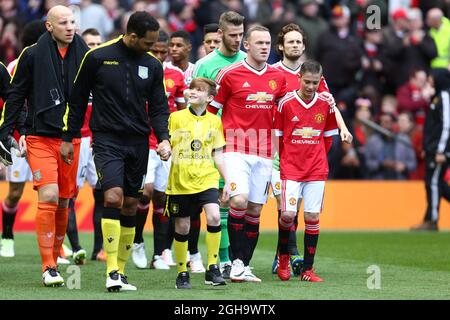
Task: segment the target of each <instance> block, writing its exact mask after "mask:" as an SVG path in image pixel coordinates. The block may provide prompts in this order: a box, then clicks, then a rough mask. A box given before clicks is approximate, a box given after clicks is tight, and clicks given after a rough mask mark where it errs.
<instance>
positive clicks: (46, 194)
mask: <svg viewBox="0 0 450 320" xmlns="http://www.w3.org/2000/svg"><path fill="white" fill-rule="evenodd" d="M58 198H59V197H58V188H42V189H40V190H39V201H42V202H53V203H58Z"/></svg>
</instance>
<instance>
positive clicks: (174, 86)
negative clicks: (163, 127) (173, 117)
mask: <svg viewBox="0 0 450 320" xmlns="http://www.w3.org/2000/svg"><path fill="white" fill-rule="evenodd" d="M163 69H164V84H165V85H166V93H167V102H168V104H169V109H170V112H174V111H178V108H177V106H176V103H177V102H181V103H184V102H185V101H184V95H183V92H184V90H186V89H187V86H186V84H185V83H184V75H183V71H181V69H180V68H177V67H175V66H173V65H172V64H169V63H164V64H163Z"/></svg>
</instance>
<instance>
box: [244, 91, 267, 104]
mask: <svg viewBox="0 0 450 320" xmlns="http://www.w3.org/2000/svg"><path fill="white" fill-rule="evenodd" d="M272 100H273V94H269V93H266V92H257V93H251V94H249V95H248V97H247V101H256V102H267V101H272Z"/></svg>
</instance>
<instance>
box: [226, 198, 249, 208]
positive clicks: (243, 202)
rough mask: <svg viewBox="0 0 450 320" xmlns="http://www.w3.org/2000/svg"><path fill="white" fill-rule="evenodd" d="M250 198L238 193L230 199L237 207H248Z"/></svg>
mask: <svg viewBox="0 0 450 320" xmlns="http://www.w3.org/2000/svg"><path fill="white" fill-rule="evenodd" d="M247 205H248V200H247V197H245V196H243V195H237V196H234V197H233V198H231V199H230V206H232V207H233V208H237V209H245V208H247Z"/></svg>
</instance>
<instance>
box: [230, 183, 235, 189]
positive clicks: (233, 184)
mask: <svg viewBox="0 0 450 320" xmlns="http://www.w3.org/2000/svg"><path fill="white" fill-rule="evenodd" d="M230 189H231V191H234V190H236V183H234V182H232V183H230Z"/></svg>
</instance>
